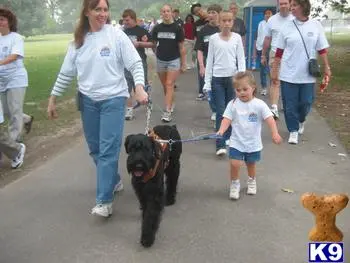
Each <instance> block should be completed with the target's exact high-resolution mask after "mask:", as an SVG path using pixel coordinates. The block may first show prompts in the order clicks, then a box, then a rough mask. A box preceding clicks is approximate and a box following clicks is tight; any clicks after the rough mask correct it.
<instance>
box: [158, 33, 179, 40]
mask: <svg viewBox="0 0 350 263" xmlns="http://www.w3.org/2000/svg"><path fill="white" fill-rule="evenodd" d="M160 38H163V39H175V38H176V34H175V33H173V32H158V39H160Z"/></svg>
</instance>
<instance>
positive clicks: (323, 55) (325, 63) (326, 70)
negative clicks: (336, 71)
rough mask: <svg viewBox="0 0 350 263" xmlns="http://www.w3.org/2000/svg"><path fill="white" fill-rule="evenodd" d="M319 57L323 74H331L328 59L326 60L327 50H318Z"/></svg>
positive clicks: (329, 75)
mask: <svg viewBox="0 0 350 263" xmlns="http://www.w3.org/2000/svg"><path fill="white" fill-rule="evenodd" d="M320 57H321V59H322V62H323V67H324V74H325V75H326V76H328V77H331V76H332V72H331V67H330V65H329V60H328V55H327V52H323V53H322V52H320Z"/></svg>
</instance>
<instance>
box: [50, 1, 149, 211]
mask: <svg viewBox="0 0 350 263" xmlns="http://www.w3.org/2000/svg"><path fill="white" fill-rule="evenodd" d="M109 23H110V17H109V2H108V0H84V2H83V7H82V10H81V12H80V20H79V23H78V26H77V28H76V30H75V33H74V42H73V43H71V44H70V45H69V48H68V51H67V54H66V56H65V58H64V62H63V65H62V67H61V70H60V72H59V74H58V77H57V80H56V83H55V85H54V87H53V90H52V92H51V96H50V98H49V105H48V116H49V118H50V119H53V118H57V111H56V97H57V96H61V95H62V94H63V92H64V91H65V90H66V89H67V88H68V86H69V85H70V83H71V81H72V80H73V78H75V77H77V78H78V99H77V101H78V107H79V110H80V112H81V119H82V123H83V129H84V134H85V139H86V141H87V144H88V146H89V150H90V155H91V157H92V158H93V160H94V162H95V165H96V168H97V191H96V206H95V207H94V208H93V209H92V214H95V215H99V216H103V217H108V216H110V215H111V214H112V202H113V199H114V192H116V191H118V190H121V189H122V187H123V186H122V183H121V179H120V175H119V173H118V161H119V154H120V147H121V142H122V135H123V128H124V115H125V107H126V100H127V98H128V96H129V92H128V86H127V83H126V81H125V77H124V68H126V69H127V70H128V71H130V72H131V74H132V75H133V78H134V82H135V98H136V100H137V101H139V102H141V103H143V104H145V103H147V101H148V96H147V93H146V92H145V91H144V89H143V87H144V72H143V67H142V60H141V58H140V56H139V54H138V53H137V51H136V49H135V47H134V45H133V44H132V42H131V41H130V40H129V38H128V37H127V36H126V34H125V33H124V32H122V31H121V30H115V28H114V27H113V26H112V25H109Z"/></svg>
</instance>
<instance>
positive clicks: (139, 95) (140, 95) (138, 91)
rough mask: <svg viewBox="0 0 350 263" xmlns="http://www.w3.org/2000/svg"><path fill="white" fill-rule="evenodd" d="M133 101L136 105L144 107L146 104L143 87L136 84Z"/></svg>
mask: <svg viewBox="0 0 350 263" xmlns="http://www.w3.org/2000/svg"><path fill="white" fill-rule="evenodd" d="M135 99H136V100H137V102H138V103H140V104H142V105H145V104H147V103H148V94H147V92H146V91H145V90H144V88H143V86H142V85H140V84H138V85H136V87H135Z"/></svg>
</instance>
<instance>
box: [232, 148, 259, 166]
mask: <svg viewBox="0 0 350 263" xmlns="http://www.w3.org/2000/svg"><path fill="white" fill-rule="evenodd" d="M229 157H230V159H233V160H240V161H245V162H246V163H256V162H258V161H260V159H261V151H258V152H251V153H244V152H240V151H238V150H237V149H235V148H232V147H230V151H229Z"/></svg>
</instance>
